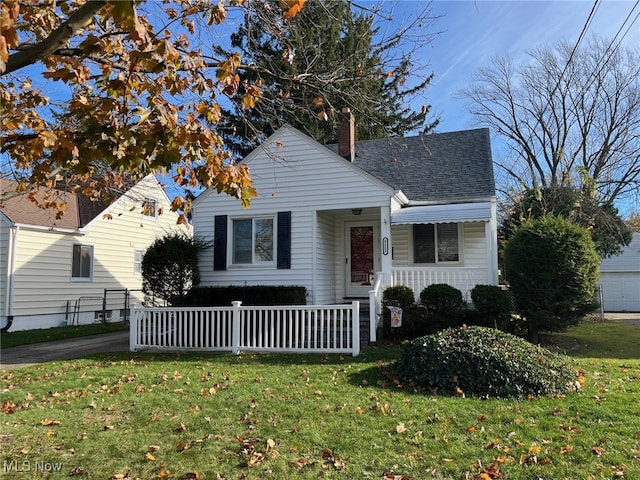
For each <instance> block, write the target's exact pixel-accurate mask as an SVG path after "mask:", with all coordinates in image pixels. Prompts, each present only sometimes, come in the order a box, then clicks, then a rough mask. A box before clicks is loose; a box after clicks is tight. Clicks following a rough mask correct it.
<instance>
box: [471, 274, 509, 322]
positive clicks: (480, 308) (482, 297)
mask: <svg viewBox="0 0 640 480" xmlns="http://www.w3.org/2000/svg"><path fill="white" fill-rule="evenodd" d="M471 301H472V302H473V305H474V306H475V308H476V320H477V323H478V325H481V326H484V327H493V328H497V329H499V330H502V331H508V330H509V326H510V323H511V314H512V313H513V299H512V298H511V294H510V293H509V292H508V291H507V290H505V289H503V288H501V287H499V286H498V285H476V286H475V287H473V289H472V290H471Z"/></svg>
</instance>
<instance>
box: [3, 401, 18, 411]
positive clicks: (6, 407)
mask: <svg viewBox="0 0 640 480" xmlns="http://www.w3.org/2000/svg"><path fill="white" fill-rule="evenodd" d="M17 407H18V406H17V405H16V404H15V403H13V402H2V411H3V412H4V413H16V408H17Z"/></svg>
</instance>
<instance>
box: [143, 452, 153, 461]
mask: <svg viewBox="0 0 640 480" xmlns="http://www.w3.org/2000/svg"><path fill="white" fill-rule="evenodd" d="M145 458H146V459H147V460H150V461H155V459H156V457H154V456H153V455H152V454H151V453H147V454H146V455H145Z"/></svg>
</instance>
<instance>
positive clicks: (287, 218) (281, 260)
mask: <svg viewBox="0 0 640 480" xmlns="http://www.w3.org/2000/svg"><path fill="white" fill-rule="evenodd" d="M277 245H278V247H277V248H278V260H277V263H278V268H279V269H290V268H291V212H278V243H277Z"/></svg>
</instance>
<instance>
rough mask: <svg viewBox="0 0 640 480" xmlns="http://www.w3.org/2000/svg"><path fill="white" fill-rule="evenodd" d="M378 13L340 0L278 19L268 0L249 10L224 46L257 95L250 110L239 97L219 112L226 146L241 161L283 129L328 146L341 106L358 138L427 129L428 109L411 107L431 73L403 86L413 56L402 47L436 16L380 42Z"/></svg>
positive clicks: (315, 0)
mask: <svg viewBox="0 0 640 480" xmlns="http://www.w3.org/2000/svg"><path fill="white" fill-rule="evenodd" d="M379 14H380V12H379V11H376V10H367V11H359V12H356V11H355V7H352V4H351V3H350V2H349V1H347V0H329V1H319V0H312V1H308V2H307V3H306V4H305V7H304V8H303V9H302V10H301V11H300V13H299V14H298V15H296V16H295V17H294V18H291V19H285V20H283V19H282V18H278V17H277V16H276V15H275V12H274V11H273V10H272V8H271V7H270V4H269V2H264V3H261V4H260V6H259V7H258V6H256V8H255V9H253V10H252V11H250V12H248V13H247V14H246V16H245V18H244V22H243V23H242V25H241V26H240V27H239V29H238V30H237V32H236V33H234V34H233V35H232V37H231V42H232V46H233V47H235V48H237V49H238V50H239V51H240V53H241V55H242V59H243V64H245V65H246V67H247V70H248V75H247V80H248V81H249V83H248V84H249V85H252V84H259V85H261V88H262V92H261V95H262V96H261V99H260V101H259V102H257V103H256V104H255V105H254V104H247V103H246V102H245V103H242V102H241V98H239V99H238V101H236V102H235V103H233V105H232V107H231V108H230V109H229V111H228V112H225V113H226V115H224V116H223V118H225V120H226V123H225V127H226V128H225V130H224V136H225V140H226V142H227V143H228V145H230V146H232V148H233V149H234V150H235V152H236V153H237V154H239V155H244V154H245V153H247V151H248V150H250V149H252V148H253V147H255V145H256V144H258V143H260V141H261V140H262V139H263V138H265V136H267V135H269V134H270V133H272V132H273V131H274V130H275V129H277V128H278V127H280V126H281V125H283V124H284V123H288V124H290V125H293V126H295V127H296V128H299V129H300V130H302V131H304V132H305V133H307V134H309V135H310V136H312V137H313V138H315V139H316V140H318V141H319V142H320V143H334V142H335V141H336V131H337V118H336V117H337V112H339V111H340V110H341V109H342V108H344V107H349V108H350V109H351V111H352V112H353V113H354V115H355V116H356V137H357V138H358V139H359V140H366V139H373V138H383V137H385V136H398V135H403V134H405V133H406V132H409V131H416V130H418V131H421V132H426V131H429V130H431V129H433V128H434V127H435V125H436V124H437V123H438V120H437V119H428V116H429V110H430V106H423V107H422V108H421V109H420V111H414V110H412V108H411V106H410V103H411V101H412V100H413V99H414V98H415V97H416V96H417V95H419V94H421V93H422V92H423V91H424V89H426V87H427V86H428V85H429V83H430V82H431V80H432V78H433V74H430V75H427V76H426V77H423V78H420V79H419V80H418V81H413V82H409V81H408V79H409V78H410V77H411V76H412V75H413V74H414V73H415V72H413V71H412V68H413V56H414V54H415V53H416V52H417V50H415V44H414V46H413V48H414V49H413V50H410V51H408V52H407V51H404V52H403V49H402V45H403V42H406V40H407V37H408V35H409V33H408V32H410V31H412V29H413V30H416V29H418V28H419V27H423V28H424V26H425V25H429V24H430V23H431V22H432V21H434V20H435V18H433V17H431V16H430V15H429V12H428V10H424V11H423V12H422V13H421V14H420V15H418V17H416V18H414V19H413V20H412V23H411V24H410V25H408V26H403V27H398V30H396V31H395V32H393V33H392V34H391V35H390V36H383V35H381V34H380V29H379V28H378V26H376V23H377V19H378V18H380V17H379ZM419 35H420V38H421V39H422V42H423V43H422V44H425V43H428V42H429V41H430V40H431V38H432V37H433V35H430V34H428V33H424V29H421V30H419ZM418 44H420V41H418ZM399 51H400V52H401V53H400V54H399V55H398V52H399ZM410 84H411V85H410ZM428 120H429V121H428Z"/></svg>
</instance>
